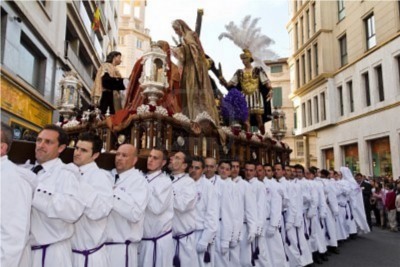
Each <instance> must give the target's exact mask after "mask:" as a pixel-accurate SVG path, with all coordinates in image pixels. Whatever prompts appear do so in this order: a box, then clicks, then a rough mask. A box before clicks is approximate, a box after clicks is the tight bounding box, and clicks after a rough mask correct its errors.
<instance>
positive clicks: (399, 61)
mask: <svg viewBox="0 0 400 267" xmlns="http://www.w3.org/2000/svg"><path fill="white" fill-rule="evenodd" d="M399 3H400V2H399ZM395 59H396V62H397V87H398V88H400V55H398V56H397V57H396V58H395Z"/></svg>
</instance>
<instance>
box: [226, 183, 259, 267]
mask: <svg viewBox="0 0 400 267" xmlns="http://www.w3.org/2000/svg"><path fill="white" fill-rule="evenodd" d="M233 181H234V182H235V183H236V187H237V188H238V189H239V194H238V196H239V206H238V208H237V212H238V218H239V221H241V224H242V227H241V230H240V232H239V236H238V237H237V239H238V242H239V246H237V247H235V248H233V249H232V250H231V261H232V262H233V264H237V266H246V265H249V264H251V246H250V242H249V240H248V238H249V236H255V235H256V233H257V202H256V195H255V194H253V187H252V186H251V185H250V184H249V182H247V181H245V180H243V178H242V177H240V176H238V177H236V178H234V179H233ZM235 238H236V237H234V239H235Z"/></svg>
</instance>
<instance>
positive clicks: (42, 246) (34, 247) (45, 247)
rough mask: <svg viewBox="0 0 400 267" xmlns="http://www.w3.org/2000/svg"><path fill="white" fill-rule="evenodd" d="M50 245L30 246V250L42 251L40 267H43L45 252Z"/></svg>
mask: <svg viewBox="0 0 400 267" xmlns="http://www.w3.org/2000/svg"><path fill="white" fill-rule="evenodd" d="M50 245H51V244H46V245H37V246H32V247H31V249H32V250H39V249H40V250H42V267H44V262H45V260H46V251H47V248H48V247H50Z"/></svg>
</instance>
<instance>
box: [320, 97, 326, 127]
mask: <svg viewBox="0 0 400 267" xmlns="http://www.w3.org/2000/svg"><path fill="white" fill-rule="evenodd" d="M321 120H322V121H324V120H326V104H325V93H321Z"/></svg>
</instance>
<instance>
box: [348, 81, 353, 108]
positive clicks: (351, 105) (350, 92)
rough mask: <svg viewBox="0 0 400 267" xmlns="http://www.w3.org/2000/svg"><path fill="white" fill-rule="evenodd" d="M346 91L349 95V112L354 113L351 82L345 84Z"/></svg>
mask: <svg viewBox="0 0 400 267" xmlns="http://www.w3.org/2000/svg"><path fill="white" fill-rule="evenodd" d="M347 91H348V93H349V105H350V112H354V96H353V81H348V82H347Z"/></svg>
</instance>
